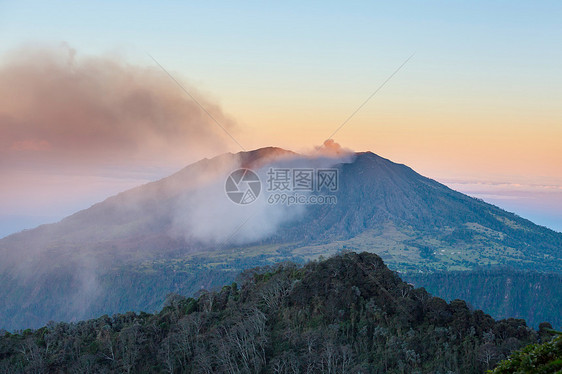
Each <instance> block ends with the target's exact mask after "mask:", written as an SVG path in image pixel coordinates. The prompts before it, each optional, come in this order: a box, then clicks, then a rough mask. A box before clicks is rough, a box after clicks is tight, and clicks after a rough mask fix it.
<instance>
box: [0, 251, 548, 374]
mask: <svg viewBox="0 0 562 374" xmlns="http://www.w3.org/2000/svg"><path fill="white" fill-rule="evenodd" d="M538 339H539V336H538V334H537V333H536V332H535V331H534V330H532V329H530V328H528V327H527V326H526V325H525V322H524V321H523V320H515V319H509V320H502V321H494V320H493V319H492V318H491V317H490V316H489V315H486V314H484V313H483V312H482V311H472V310H470V309H469V308H468V307H467V305H466V303H465V302H464V301H461V300H454V301H452V302H451V303H449V304H447V303H446V302H445V301H444V300H442V299H440V298H436V297H432V296H431V295H430V294H428V293H427V292H426V291H425V290H424V289H423V288H418V289H415V288H413V287H412V286H411V285H409V284H407V283H405V282H403V281H402V280H401V279H400V278H399V277H398V276H397V274H396V273H394V272H392V271H390V270H389V269H388V268H387V267H386V266H385V265H384V263H383V262H382V260H381V258H380V257H378V256H377V255H374V254H368V253H362V254H356V253H346V254H343V255H340V256H336V257H334V258H331V259H328V260H326V261H321V262H312V263H309V264H307V265H305V266H302V267H301V266H297V265H295V264H292V263H285V264H281V265H276V266H272V267H264V268H260V269H255V270H252V271H246V272H244V273H242V274H241V275H240V276H239V279H238V281H237V283H233V284H231V285H230V286H225V287H223V289H222V290H221V291H220V292H201V294H200V295H199V297H198V298H196V299H194V298H184V297H181V296H178V295H170V296H169V297H168V299H167V303H166V306H165V307H164V308H163V310H162V311H161V312H160V313H157V314H147V313H140V314H136V313H132V312H130V313H126V314H121V315H115V316H113V317H109V316H103V317H100V318H98V319H95V320H90V321H85V322H78V323H50V324H48V325H47V326H45V327H43V328H40V329H38V330H34V331H32V330H25V331H20V332H18V333H16V334H10V333H4V335H3V337H2V338H0V373H18V372H32V373H42V372H76V373H94V372H109V373H110V372H127V373H130V372H168V373H178V372H193V373H215V372H227V373H265V372H267V373H316V372H318V373H319V372H322V373H351V372H353V373H416V372H418V373H426V372H431V373H449V372H453V373H481V372H483V371H485V370H486V369H490V368H492V367H493V366H494V365H495V363H496V362H498V361H499V360H501V359H503V358H505V357H507V356H508V355H509V354H510V353H511V352H512V351H513V350H515V349H518V348H521V347H522V346H524V345H527V344H529V343H535V342H537V341H538Z"/></svg>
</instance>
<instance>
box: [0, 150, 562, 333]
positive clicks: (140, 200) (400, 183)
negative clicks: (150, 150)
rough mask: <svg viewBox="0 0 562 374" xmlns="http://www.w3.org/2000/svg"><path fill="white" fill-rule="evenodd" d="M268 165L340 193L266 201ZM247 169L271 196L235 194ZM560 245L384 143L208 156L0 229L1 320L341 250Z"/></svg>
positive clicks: (154, 304)
mask: <svg viewBox="0 0 562 374" xmlns="http://www.w3.org/2000/svg"><path fill="white" fill-rule="evenodd" d="M271 166H282V167H285V168H287V167H310V168H317V167H326V166H329V167H332V168H336V169H337V170H338V172H339V188H338V190H337V191H335V192H334V195H335V196H336V197H337V204H332V205H306V206H298V205H297V206H292V207H283V206H272V205H268V204H267V203H265V202H264V200H263V199H266V198H267V193H266V191H265V185H266V177H265V171H266V170H267V168H268V167H271ZM240 167H248V168H252V169H254V170H256V171H258V172H261V173H262V174H261V175H262V184H263V186H262V187H263V189H264V191H263V193H262V195H261V196H260V199H262V200H260V201H258V202H256V203H254V204H251V205H249V206H247V207H246V206H235V204H233V203H232V202H231V201H229V200H228V198H227V197H226V194H225V192H224V181H225V180H226V177H227V175H228V174H229V173H230V172H231V171H233V170H235V169H237V168H240ZM561 248H562V234H559V233H556V232H554V231H551V230H548V229H546V228H544V227H540V226H537V225H534V224H533V223H531V222H530V221H527V220H525V219H523V218H520V217H518V216H516V215H514V214H511V213H508V212H505V211H503V210H501V209H500V208H497V207H495V206H493V205H490V204H487V203H485V202H483V201H481V200H477V199H474V198H471V197H468V196H466V195H463V194H461V193H459V192H456V191H453V190H451V189H449V188H448V187H446V186H444V185H442V184H440V183H437V182H436V181H434V180H431V179H429V178H426V177H423V176H421V175H419V174H417V173H416V172H414V171H413V170H412V169H410V168H408V167H407V166H404V165H399V164H395V163H393V162H391V161H389V160H386V159H384V158H382V157H380V156H377V155H375V154H373V153H370V152H366V153H358V154H354V155H346V156H345V157H341V158H329V157H316V158H313V157H305V156H299V155H297V154H294V153H292V152H289V151H285V150H282V149H279V148H264V149H259V150H255V151H251V152H241V153H238V154H236V155H232V154H224V155H221V156H218V157H215V158H213V159H211V160H207V159H205V160H202V161H200V162H197V163H195V164H192V165H190V166H188V167H186V168H184V169H183V170H181V171H179V172H178V173H176V174H174V175H172V176H170V177H168V178H164V179H162V180H160V181H157V182H153V183H149V184H146V185H144V186H140V187H137V188H135V189H132V190H129V191H126V192H123V193H121V194H118V195H116V196H113V197H111V198H108V199H107V200H105V201H104V202H101V203H99V204H96V205H94V206H92V207H91V208H89V209H86V210H83V211H81V212H78V213H76V214H74V215H72V216H70V217H68V218H65V219H64V220H62V221H61V222H59V223H56V224H52V225H43V226H40V227H38V228H36V229H33V230H28V231H25V232H21V233H18V234H14V235H11V236H9V237H6V238H4V239H1V240H0V256H1V257H2V259H3V260H2V262H1V263H0V282H1V284H2V285H5V287H3V288H2V289H0V299H1V300H6V302H5V303H2V304H1V305H0V321H1V322H0V323H1V324H2V325H1V326H0V327H4V328H9V329H13V328H18V327H24V326H30V325H31V326H39V325H41V324H44V323H45V322H47V321H48V320H50V319H57V320H61V319H62V320H75V319H79V318H90V317H93V316H94V315H96V314H97V313H114V312H118V311H125V310H140V309H147V308H149V310H155V309H156V308H158V307H159V305H161V302H162V301H163V300H162V296H161V295H163V294H165V293H166V292H168V291H182V292H185V293H193V292H195V291H197V290H198V289H200V288H201V287H206V288H209V287H213V286H219V285H220V284H221V283H222V282H223V281H224V280H226V279H231V278H232V277H234V274H236V272H238V271H240V270H243V269H245V268H248V267H253V266H256V265H264V264H268V263H273V262H277V261H283V260H294V261H297V262H304V261H307V260H310V259H314V258H317V257H318V256H321V255H324V256H326V255H331V254H334V253H337V252H338V251H341V250H342V249H351V250H356V251H361V250H368V251H372V252H375V253H378V254H379V255H380V256H381V257H382V258H383V259H384V260H385V262H386V263H388V264H389V266H390V267H391V268H392V269H394V270H398V271H401V272H419V271H424V272H431V271H436V270H469V269H473V268H476V267H480V266H483V265H491V266H493V265H500V264H502V265H509V266H511V267H513V268H518V269H527V270H529V269H530V270H535V271H543V272H544V271H547V272H548V271H551V272H560V270H561V269H562V258H561V256H560V253H561V251H560V249H561ZM155 290H158V291H161V292H156V293H155V292H154V291H155ZM137 295H140V296H141V297H140V298H139V297H135V296H137Z"/></svg>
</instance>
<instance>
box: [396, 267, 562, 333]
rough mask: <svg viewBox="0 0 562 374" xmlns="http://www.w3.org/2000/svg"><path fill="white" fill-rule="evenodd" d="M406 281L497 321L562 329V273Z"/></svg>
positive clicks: (466, 274) (412, 277)
mask: <svg viewBox="0 0 562 374" xmlns="http://www.w3.org/2000/svg"><path fill="white" fill-rule="evenodd" d="M403 278H404V280H406V281H408V282H411V283H413V284H414V285H415V286H416V287H424V288H425V289H426V290H427V291H429V292H430V293H431V294H432V295H434V296H438V297H441V298H443V299H445V300H454V299H462V300H465V301H466V302H467V303H469V304H470V305H472V306H474V307H475V308H478V309H482V310H484V311H485V312H486V313H488V314H490V315H491V316H492V317H494V318H508V317H513V318H522V319H524V320H525V321H527V324H528V325H529V326H532V327H534V328H538V326H539V324H540V323H541V322H545V321H546V322H549V323H550V324H551V325H552V326H554V328H556V329H561V328H562V313H561V312H560V311H561V310H562V274H560V273H557V274H554V273H539V272H532V271H518V270H514V269H507V268H504V269H479V270H474V271H453V272H437V273H410V274H405V275H404V276H403Z"/></svg>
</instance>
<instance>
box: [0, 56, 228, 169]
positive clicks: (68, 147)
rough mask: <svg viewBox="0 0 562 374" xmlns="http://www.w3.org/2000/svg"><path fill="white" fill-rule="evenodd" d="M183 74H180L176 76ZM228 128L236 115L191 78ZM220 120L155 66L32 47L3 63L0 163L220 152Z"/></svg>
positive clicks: (163, 158) (125, 161)
mask: <svg viewBox="0 0 562 374" xmlns="http://www.w3.org/2000/svg"><path fill="white" fill-rule="evenodd" d="M178 78H180V77H178ZM187 89H188V90H189V92H190V93H191V94H192V95H194V96H195V97H197V100H198V101H199V102H200V103H201V104H202V105H203V106H204V107H205V109H206V110H208V111H209V112H210V113H211V114H212V115H213V117H215V118H216V119H217V120H218V121H219V122H220V123H221V124H222V125H223V126H224V127H226V128H227V129H228V130H230V131H232V130H233V128H234V126H235V125H234V121H233V120H231V119H230V118H228V117H227V116H226V115H225V114H224V113H223V112H222V111H221V109H220V108H219V107H218V106H217V105H216V104H214V103H212V102H210V101H209V100H207V99H205V98H204V97H201V95H200V94H199V93H198V92H197V90H195V89H194V88H193V87H189V86H188V85H187ZM225 145H228V143H227V142H226V138H225V134H224V133H222V130H220V129H219V128H218V127H217V126H216V124H215V123H213V122H212V120H210V118H209V117H208V116H207V114H206V113H204V112H203V111H202V110H201V108H200V107H199V106H198V105H197V104H196V103H194V102H193V100H191V99H189V98H188V97H186V96H185V93H183V92H182V91H181V89H180V88H179V87H178V86H177V85H176V84H175V83H174V82H173V81H172V80H171V79H170V78H169V77H168V76H167V75H166V73H164V72H163V71H161V70H160V68H158V67H144V66H137V65H132V64H130V63H127V62H126V61H124V60H122V59H119V58H116V57H114V56H101V57H100V56H81V55H80V54H78V53H77V52H76V50H74V49H72V48H70V47H69V46H67V45H62V46H60V47H58V48H46V47H27V48H21V49H19V50H16V51H12V52H11V53H8V54H7V55H5V56H3V63H2V64H1V65H0V158H1V159H2V160H3V161H2V162H1V163H0V169H1V170H2V171H3V172H6V170H7V169H9V168H10V167H16V166H17V167H24V166H28V167H31V168H33V167H35V168H38V167H48V166H53V165H55V166H57V167H60V166H70V167H72V166H76V167H81V168H83V167H90V166H100V165H101V166H105V165H116V164H117V165H125V166H130V165H139V164H142V165H146V164H151V165H159V164H160V165H162V164H165V163H167V162H174V161H175V162H176V163H179V162H181V163H185V162H186V161H187V160H193V159H195V158H199V157H200V155H201V154H205V155H207V154H209V152H215V153H217V152H220V150H221V149H224V147H225Z"/></svg>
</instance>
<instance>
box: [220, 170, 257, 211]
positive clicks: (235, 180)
mask: <svg viewBox="0 0 562 374" xmlns="http://www.w3.org/2000/svg"><path fill="white" fill-rule="evenodd" d="M224 189H225V191H226V195H227V196H228V198H229V199H230V200H232V201H233V202H234V203H236V204H240V205H248V204H251V203H253V202H254V201H256V199H257V198H258V196H259V195H260V192H261V181H260V178H259V177H258V175H257V174H256V173H254V172H253V171H252V170H250V169H238V170H235V171H233V172H232V173H230V175H229V176H228V178H226V183H225V186H224Z"/></svg>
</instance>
